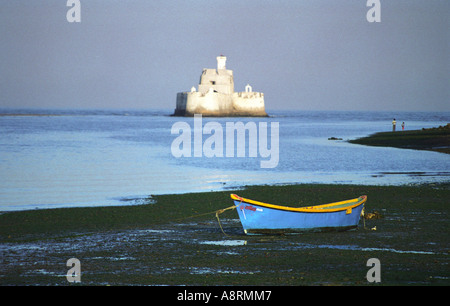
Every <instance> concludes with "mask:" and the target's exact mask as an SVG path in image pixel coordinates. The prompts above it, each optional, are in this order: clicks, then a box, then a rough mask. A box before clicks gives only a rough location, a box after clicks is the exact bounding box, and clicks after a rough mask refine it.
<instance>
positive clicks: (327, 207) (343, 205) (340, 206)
mask: <svg viewBox="0 0 450 306" xmlns="http://www.w3.org/2000/svg"><path fill="white" fill-rule="evenodd" d="M231 198H232V199H233V200H237V201H241V202H244V203H249V204H253V205H258V206H262V207H267V208H273V209H279V210H286V211H293V212H337V211H343V210H345V211H347V213H348V212H351V209H352V208H354V207H357V206H359V205H361V204H364V203H365V202H366V200H367V196H365V195H363V196H360V197H359V198H356V199H351V200H345V201H339V202H333V203H329V204H322V205H314V206H307V207H298V208H296V207H289V206H282V205H274V204H268V203H263V202H259V201H255V200H250V199H246V198H243V197H240V196H238V195H237V194H232V195H231Z"/></svg>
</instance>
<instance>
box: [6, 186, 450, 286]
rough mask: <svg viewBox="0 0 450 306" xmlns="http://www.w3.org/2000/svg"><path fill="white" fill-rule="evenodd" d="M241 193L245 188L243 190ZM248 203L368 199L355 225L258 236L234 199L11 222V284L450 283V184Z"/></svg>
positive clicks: (210, 197) (197, 198)
mask: <svg viewBox="0 0 450 306" xmlns="http://www.w3.org/2000/svg"><path fill="white" fill-rule="evenodd" d="M233 192H237V191H233ZM239 194H240V195H242V196H246V197H250V198H255V199H260V200H264V201H266V202H269V203H280V204H281V203H282V204H286V205H291V206H297V207H300V206H306V205H310V204H320V203H327V202H331V201H335V200H339V199H346V198H351V197H353V196H358V195H362V194H366V195H367V196H368V202H367V204H366V217H367V218H368V219H362V220H361V222H360V224H359V227H358V228H357V229H356V230H352V231H346V232H329V233H305V234H298V235H281V236H280V235H278V236H267V235H261V236H247V235H245V234H244V232H243V230H242V227H241V224H240V222H239V220H238V216H237V213H236V211H234V210H230V211H226V212H224V213H223V214H221V215H220V216H219V217H220V224H221V226H222V229H223V232H222V229H221V227H220V225H219V223H218V220H217V219H216V216H215V213H214V212H215V211H216V210H219V209H222V208H225V207H228V206H230V205H231V204H232V203H231V200H230V198H229V193H228V192H205V193H191V194H181V195H160V196H153V197H152V198H151V199H150V198H149V200H148V203H149V204H143V205H136V206H122V207H94V208H64V209H53V210H32V211H23V212H11V213H4V214H2V215H0V239H1V240H0V241H1V244H0V253H1V258H2V265H1V266H0V276H1V277H0V282H1V285H70V284H72V283H69V282H68V280H67V278H66V276H67V272H68V270H69V269H70V267H68V266H67V261H68V260H69V259H70V258H77V259H78V260H79V262H80V263H81V267H80V269H81V278H80V280H81V282H80V283H78V284H81V285H208V286H209V285H274V286H275V285H288V286H290V285H372V284H374V283H370V282H369V281H368V279H367V273H368V271H369V269H370V266H368V265H367V263H368V260H369V259H371V258H376V259H378V260H379V262H380V264H381V266H380V271H379V272H380V276H381V278H380V282H378V283H376V284H380V285H449V284H450V271H449V269H448V262H449V240H448V237H450V236H449V234H450V233H449V227H448V216H449V211H450V208H449V205H448V203H449V199H450V185H448V184H439V185H437V184H431V185H420V186H358V185H321V184H304V185H287V186H249V187H246V188H244V189H243V190H240V191H239Z"/></svg>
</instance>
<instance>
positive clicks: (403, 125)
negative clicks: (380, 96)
mask: <svg viewBox="0 0 450 306" xmlns="http://www.w3.org/2000/svg"><path fill="white" fill-rule="evenodd" d="M404 130H405V121H403V122H402V131H404Z"/></svg>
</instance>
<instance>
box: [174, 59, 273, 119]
mask: <svg viewBox="0 0 450 306" xmlns="http://www.w3.org/2000/svg"><path fill="white" fill-rule="evenodd" d="M226 59H227V58H226V57H225V56H223V55H221V56H218V57H217V69H207V68H205V69H203V71H202V74H201V76H200V83H199V85H198V90H197V89H196V88H195V87H192V88H191V91H190V92H179V93H178V94H177V104H176V108H175V113H174V115H175V116H193V115H194V114H201V115H203V116H217V117H227V116H242V117H265V116H267V113H266V111H265V106H264V94H263V93H261V92H253V90H252V87H251V86H250V85H248V84H247V86H245V91H244V92H235V91H234V80H233V71H232V70H228V69H226Z"/></svg>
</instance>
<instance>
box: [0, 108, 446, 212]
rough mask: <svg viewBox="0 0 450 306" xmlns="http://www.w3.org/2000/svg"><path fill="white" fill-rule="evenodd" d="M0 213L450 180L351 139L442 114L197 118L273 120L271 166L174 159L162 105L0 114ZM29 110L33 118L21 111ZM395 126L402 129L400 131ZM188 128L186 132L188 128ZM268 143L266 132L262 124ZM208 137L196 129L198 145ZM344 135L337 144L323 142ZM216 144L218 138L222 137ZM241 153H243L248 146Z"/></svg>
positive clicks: (422, 161) (438, 164) (440, 121)
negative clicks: (283, 188) (171, 196)
mask: <svg viewBox="0 0 450 306" xmlns="http://www.w3.org/2000/svg"><path fill="white" fill-rule="evenodd" d="M0 113H2V114H8V115H7V116H0V175H1V184H0V211H11V210H25V209H35V208H55V207H71V206H99V205H127V204H136V203H141V202H142V199H144V198H146V197H147V196H149V195H151V194H165V193H185V192H195V191H208V190H223V189H226V188H230V189H232V188H236V187H239V186H243V185H253V184H286V183H348V184H380V185H381V184H382V185H386V184H394V185H399V184H417V183H428V182H442V181H446V182H448V181H450V156H449V155H446V154H441V153H435V152H427V151H416V150H402V149H395V148H379V147H367V146H360V145H353V144H349V143H347V142H346V141H345V140H348V139H354V138H357V137H362V136H366V135H369V134H372V133H375V132H380V131H390V130H391V129H392V126H391V121H392V118H394V117H395V118H396V119H397V123H398V125H397V129H399V128H400V124H401V122H402V121H405V124H406V129H407V130H408V129H421V128H424V127H425V128H428V127H434V126H439V125H445V124H447V123H448V122H450V112H446V113H442V112H439V113H431V112H396V113H389V112H325V111H323V112H310V111H308V112H302V111H295V112H293V111H276V112H269V113H270V115H271V117H270V118H203V119H202V122H203V125H205V124H206V123H207V122H210V121H213V122H217V123H219V124H220V125H221V126H223V128H224V132H225V125H226V122H236V121H242V122H244V123H246V122H248V121H254V122H256V123H258V122H267V123H268V126H269V127H270V123H271V122H278V123H279V163H278V166H277V167H275V168H273V169H261V168H260V162H261V160H267V158H262V157H260V154H258V155H257V157H248V153H247V154H246V157H239V158H238V157H234V158H230V157H228V158H227V157H212V158H207V157H181V158H175V157H174V156H173V155H172V153H171V144H172V142H173V141H174V139H175V138H176V137H177V136H178V135H172V134H171V128H172V125H173V124H174V123H176V122H179V121H183V122H186V123H187V124H189V126H190V127H191V128H192V130H194V123H193V122H194V119H193V118H180V117H171V116H169V115H170V114H171V111H169V110H166V111H156V110H147V111H136V110H120V111H119V110H115V111H94V110H64V111H58V110H39V111H36V110H0ZM29 114H33V116H29ZM400 129H401V128H400ZM192 132H193V131H192ZM268 134H269V143H270V129H269V133H268ZM208 137H209V135H203V141H204V140H205V139H207V138H208ZM329 137H337V138H343V140H342V141H333V140H328V138H329ZM224 143H225V136H224ZM247 152H248V151H247Z"/></svg>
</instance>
